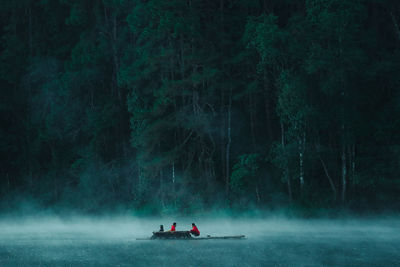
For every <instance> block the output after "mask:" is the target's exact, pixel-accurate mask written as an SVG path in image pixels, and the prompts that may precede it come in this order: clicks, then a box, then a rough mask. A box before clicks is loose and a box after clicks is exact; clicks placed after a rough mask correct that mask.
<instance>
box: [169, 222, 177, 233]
mask: <svg viewBox="0 0 400 267" xmlns="http://www.w3.org/2000/svg"><path fill="white" fill-rule="evenodd" d="M175 227H176V222H174V223H173V224H172V226H171V230H169V231H170V232H175Z"/></svg>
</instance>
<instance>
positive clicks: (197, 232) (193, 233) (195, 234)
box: [190, 223, 200, 236]
mask: <svg viewBox="0 0 400 267" xmlns="http://www.w3.org/2000/svg"><path fill="white" fill-rule="evenodd" d="M190 233H191V234H192V235H194V236H199V235H200V231H199V229H197V226H196V225H195V224H194V223H192V230H190Z"/></svg>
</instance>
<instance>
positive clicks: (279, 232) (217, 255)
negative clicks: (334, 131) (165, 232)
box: [0, 219, 400, 266]
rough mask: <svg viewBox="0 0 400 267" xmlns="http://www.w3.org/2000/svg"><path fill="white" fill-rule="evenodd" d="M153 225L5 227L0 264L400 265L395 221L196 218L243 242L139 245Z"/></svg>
mask: <svg viewBox="0 0 400 267" xmlns="http://www.w3.org/2000/svg"><path fill="white" fill-rule="evenodd" d="M163 220H165V219H163ZM165 221H166V222H165V224H167V223H168V222H169V220H165ZM158 223H159V222H156V221H143V220H136V221H130V220H122V221H121V220H118V221H117V220H107V221H101V222H98V221H93V220H80V221H73V222H63V221H60V220H39V221H37V220H34V221H24V222H18V223H17V222H13V221H5V222H3V223H0V266H400V231H399V230H400V221H399V220H380V221H372V220H364V221H315V220H314V221H285V220H249V221H243V220H241V221H230V220H207V221H206V220H204V221H202V220H200V221H198V222H197V224H198V226H199V228H200V231H201V232H202V235H203V234H204V235H205V234H211V235H218V234H219V235H221V234H222V235H224V234H226V235H231V234H245V235H246V236H247V239H245V240H136V238H140V237H146V236H149V235H150V233H151V229H153V230H155V229H157V228H158ZM180 226H181V229H179V227H180ZM184 226H190V223H189V221H187V222H183V223H178V229H177V230H184ZM166 228H167V226H166ZM186 228H187V227H186Z"/></svg>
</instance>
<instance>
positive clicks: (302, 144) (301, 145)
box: [299, 132, 306, 197]
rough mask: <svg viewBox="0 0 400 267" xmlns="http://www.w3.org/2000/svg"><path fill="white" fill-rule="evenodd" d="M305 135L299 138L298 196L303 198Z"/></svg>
mask: <svg viewBox="0 0 400 267" xmlns="http://www.w3.org/2000/svg"><path fill="white" fill-rule="evenodd" d="M305 142H306V134H305V133H304V132H303V133H302V136H300V137H299V182H300V195H301V197H303V193H304V152H305Z"/></svg>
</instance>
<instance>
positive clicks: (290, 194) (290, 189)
mask: <svg viewBox="0 0 400 267" xmlns="http://www.w3.org/2000/svg"><path fill="white" fill-rule="evenodd" d="M281 142H282V150H283V153H284V154H285V169H284V171H283V176H284V177H285V178H286V182H287V187H288V194H289V202H290V203H292V199H293V197H292V185H291V182H290V177H289V167H288V165H287V158H286V148H285V128H284V127H283V123H282V122H281Z"/></svg>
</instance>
